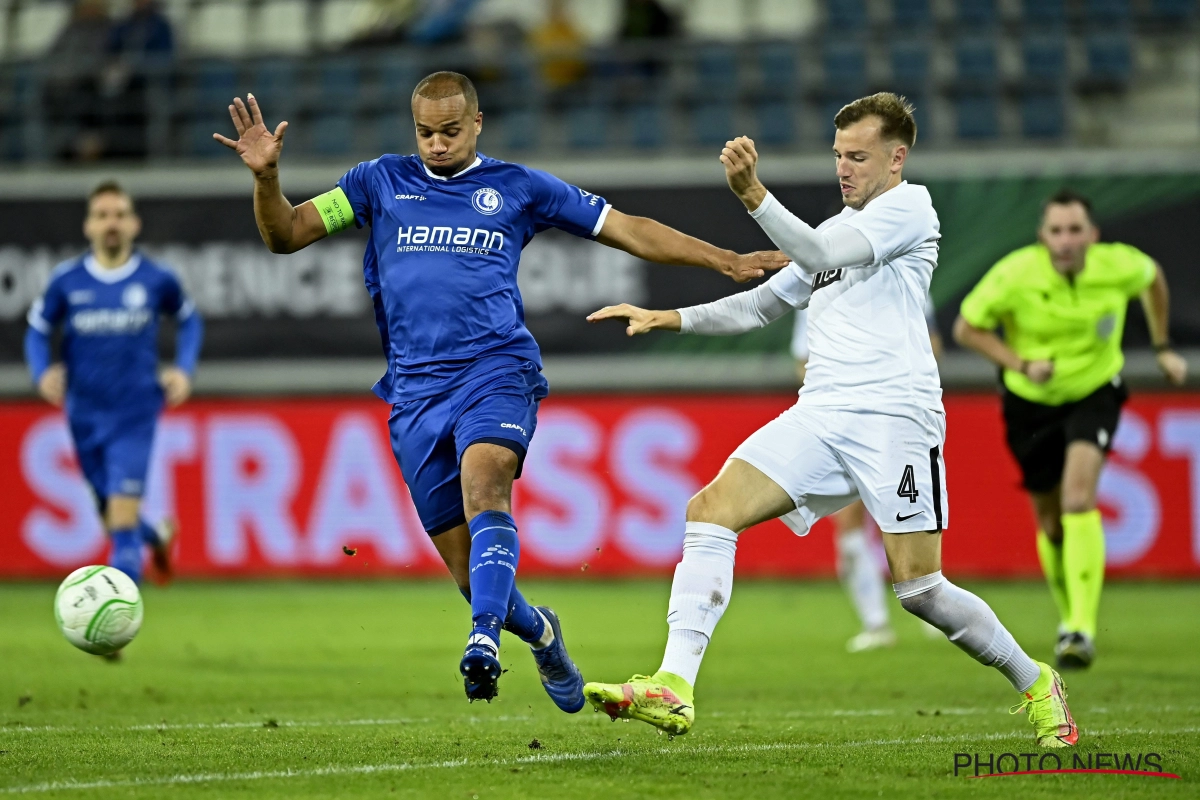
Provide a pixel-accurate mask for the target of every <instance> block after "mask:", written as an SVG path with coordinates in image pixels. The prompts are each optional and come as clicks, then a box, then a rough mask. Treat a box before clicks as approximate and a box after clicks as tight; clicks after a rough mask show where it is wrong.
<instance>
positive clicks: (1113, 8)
mask: <svg viewBox="0 0 1200 800" xmlns="http://www.w3.org/2000/svg"><path fill="white" fill-rule="evenodd" d="M1084 14H1085V15H1086V18H1087V21H1088V22H1089V23H1092V24H1093V25H1128V24H1129V23H1130V21H1131V20H1132V19H1133V11H1132V9H1131V8H1130V7H1129V0H1087V2H1086V3H1085V4H1084Z"/></svg>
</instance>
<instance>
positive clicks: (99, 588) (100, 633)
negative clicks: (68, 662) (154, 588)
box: [54, 566, 142, 655]
mask: <svg viewBox="0 0 1200 800" xmlns="http://www.w3.org/2000/svg"><path fill="white" fill-rule="evenodd" d="M54 618H55V619H56V620H57V621H58V627H59V629H60V630H61V631H62V632H63V636H66V637H67V641H68V642H70V643H71V644H73V645H75V646H76V647H78V648H79V649H80V650H84V651H86V652H88V653H95V654H96V655H107V654H108V653H115V652H116V651H118V650H120V649H121V648H122V647H124V646H125V645H127V644H129V643H130V642H131V641H133V637H134V636H137V632H138V629H139V628H141V627H142V595H141V593H139V592H138V587H137V584H136V583H134V582H133V581H132V580H130V578H129V576H128V575H126V574H125V573H124V572H121V570H119V569H114V568H113V567H99V566H92V567H81V568H80V569H77V570H75V571H74V572H72V573H71V574H70V575H68V576H67V579H66V580H65V581H63V582H62V585H61V586H59V587H58V593H57V594H55V595H54Z"/></svg>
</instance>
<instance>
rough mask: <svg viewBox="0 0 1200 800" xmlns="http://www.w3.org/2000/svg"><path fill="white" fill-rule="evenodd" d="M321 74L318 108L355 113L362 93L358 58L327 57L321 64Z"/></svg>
mask: <svg viewBox="0 0 1200 800" xmlns="http://www.w3.org/2000/svg"><path fill="white" fill-rule="evenodd" d="M320 75H321V77H320V84H319V87H320V90H319V93H318V94H317V97H316V98H315V100H316V103H315V105H316V107H317V109H318V110H320V111H321V112H322V113H327V112H328V111H329V110H330V109H333V108H337V109H338V110H339V111H341V112H343V113H346V112H349V113H354V112H355V111H356V110H357V108H358V105H359V98H360V97H361V95H362V91H361V88H362V76H361V74H360V70H359V61H358V59H357V58H354V57H351V56H338V57H335V58H330V59H326V60H325V61H324V62H322V64H321V71H320Z"/></svg>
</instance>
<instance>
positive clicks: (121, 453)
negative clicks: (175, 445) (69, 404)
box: [67, 413, 158, 504]
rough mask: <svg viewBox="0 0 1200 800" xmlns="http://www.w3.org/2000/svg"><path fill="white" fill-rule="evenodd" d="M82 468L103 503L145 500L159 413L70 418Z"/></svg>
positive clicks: (72, 434)
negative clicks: (124, 498) (116, 498)
mask: <svg viewBox="0 0 1200 800" xmlns="http://www.w3.org/2000/svg"><path fill="white" fill-rule="evenodd" d="M67 421H68V423H69V424H70V427H71V438H72V439H74V440H75V454H76V456H77V457H78V458H79V467H80V469H82V470H83V475H84V477H85V478H87V482H88V483H89V484H90V485H91V487H92V491H94V492H95V493H96V497H97V499H98V500H99V501H101V503H102V504H103V501H106V500H107V499H108V498H110V497H112V496H113V495H128V496H129V497H141V496H142V493H143V492H144V491H145V489H146V470H147V469H148V468H149V465H150V448H151V446H152V445H153V444H154V427H155V425H156V424H157V423H158V414H157V413H149V414H145V415H142V416H130V415H128V414H121V415H120V416H117V415H108V414H86V415H84V414H80V415H73V416H70V417H68V420H67Z"/></svg>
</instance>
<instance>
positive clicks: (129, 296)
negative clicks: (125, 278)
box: [121, 283, 146, 308]
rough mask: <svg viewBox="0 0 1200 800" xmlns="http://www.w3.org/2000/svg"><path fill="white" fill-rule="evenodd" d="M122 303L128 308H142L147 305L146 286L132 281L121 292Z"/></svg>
mask: <svg viewBox="0 0 1200 800" xmlns="http://www.w3.org/2000/svg"><path fill="white" fill-rule="evenodd" d="M121 304H122V305H123V306H125V307H126V308H142V307H144V306H145V305H146V287H145V286H142V285H141V284H140V283H131V284H129V285H128V286H126V287H125V291H124V292H122V293H121Z"/></svg>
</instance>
